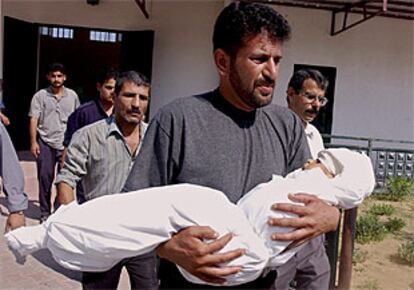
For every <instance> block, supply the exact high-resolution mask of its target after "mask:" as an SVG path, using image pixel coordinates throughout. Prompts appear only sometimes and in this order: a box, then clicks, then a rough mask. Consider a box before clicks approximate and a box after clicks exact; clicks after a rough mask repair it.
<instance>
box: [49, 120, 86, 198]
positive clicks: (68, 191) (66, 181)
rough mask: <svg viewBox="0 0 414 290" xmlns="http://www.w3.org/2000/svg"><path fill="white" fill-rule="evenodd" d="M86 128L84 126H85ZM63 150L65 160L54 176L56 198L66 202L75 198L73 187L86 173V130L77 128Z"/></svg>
mask: <svg viewBox="0 0 414 290" xmlns="http://www.w3.org/2000/svg"><path fill="white" fill-rule="evenodd" d="M85 129H86V128H85ZM65 149H67V150H66V152H65V160H64V163H63V166H62V169H61V170H60V172H59V174H58V175H57V177H56V182H55V184H56V185H57V199H58V201H59V202H60V203H61V204H68V203H70V202H72V201H73V200H74V199H75V194H74V188H75V187H76V183H77V182H79V180H81V178H82V177H83V176H84V175H85V174H88V165H87V163H88V157H89V154H90V153H89V137H88V131H86V130H79V131H78V132H76V133H75V134H74V135H73V140H72V142H71V144H70V145H69V147H68V148H65Z"/></svg>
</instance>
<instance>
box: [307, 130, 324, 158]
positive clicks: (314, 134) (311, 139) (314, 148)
mask: <svg viewBox="0 0 414 290" xmlns="http://www.w3.org/2000/svg"><path fill="white" fill-rule="evenodd" d="M305 135H306V140H308V145H309V149H310V152H311V155H312V158H313V159H316V158H317V157H318V153H319V151H322V150H324V149H325V147H324V146H323V140H322V136H321V134H320V133H319V131H318V129H316V127H315V126H313V125H312V124H310V123H307V125H306V127H305Z"/></svg>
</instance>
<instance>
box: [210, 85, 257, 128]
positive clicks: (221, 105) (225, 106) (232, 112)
mask: <svg viewBox="0 0 414 290" xmlns="http://www.w3.org/2000/svg"><path fill="white" fill-rule="evenodd" d="M212 103H213V105H214V106H215V107H216V108H217V109H218V110H220V111H221V112H223V113H224V114H226V115H228V116H229V117H231V118H232V119H233V120H234V121H235V122H237V123H239V124H240V125H244V126H250V125H253V123H254V121H255V120H256V116H257V115H258V114H259V112H260V109H256V110H253V111H251V112H246V111H243V110H240V109H238V108H236V107H234V106H233V105H232V104H230V103H229V102H228V101H227V100H226V99H225V98H224V97H223V95H222V94H220V91H219V89H218V88H217V89H216V90H215V91H214V92H213V95H212Z"/></svg>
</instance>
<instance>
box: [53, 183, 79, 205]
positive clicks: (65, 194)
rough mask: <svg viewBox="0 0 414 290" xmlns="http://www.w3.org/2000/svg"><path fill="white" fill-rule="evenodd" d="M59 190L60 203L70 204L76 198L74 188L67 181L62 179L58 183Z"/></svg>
mask: <svg viewBox="0 0 414 290" xmlns="http://www.w3.org/2000/svg"><path fill="white" fill-rule="evenodd" d="M57 192H58V195H57V198H58V202H59V204H68V203H71V202H72V201H74V200H75V193H74V191H73V188H72V187H71V186H70V185H69V184H67V183H66V182H63V181H62V182H60V183H59V184H58V185H57Z"/></svg>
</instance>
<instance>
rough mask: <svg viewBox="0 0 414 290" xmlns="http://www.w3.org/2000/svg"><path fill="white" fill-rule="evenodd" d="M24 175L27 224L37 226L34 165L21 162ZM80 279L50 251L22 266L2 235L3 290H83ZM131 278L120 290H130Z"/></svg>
mask: <svg viewBox="0 0 414 290" xmlns="http://www.w3.org/2000/svg"><path fill="white" fill-rule="evenodd" d="M21 165H22V168H23V171H24V174H25V182H26V184H25V191H26V193H27V194H28V196H29V208H28V210H27V211H26V216H27V224H28V225H34V224H38V219H39V217H40V210H39V203H38V192H37V191H38V189H37V178H36V164H35V163H34V162H33V161H21ZM0 210H1V215H0V231H1V232H3V229H4V225H5V222H6V219H7V216H6V214H7V209H6V207H5V197H4V195H3V194H1V195H0ZM80 279H81V275H80V273H79V272H75V271H70V270H67V269H64V268H62V267H61V266H59V265H58V264H57V263H56V262H55V261H54V260H53V258H52V256H51V254H50V252H49V251H47V250H42V251H39V252H37V253H35V254H34V255H33V256H29V257H28V258H27V260H26V262H25V263H24V264H23V265H21V264H18V263H17V262H15V259H14V256H13V254H12V253H11V252H10V251H9V250H8V248H7V246H6V244H5V240H4V237H3V235H1V238H0V289H2V290H6V289H19V290H21V289H25V290H30V289H36V290H48V289H50V290H52V289H53V290H55V289H59V290H65V289H68V290H69V289H70V290H74V289H81V288H82V287H81V283H80ZM129 288H130V286H129V281H128V276H127V275H126V273H125V272H123V274H122V276H121V281H120V284H119V287H118V289H129Z"/></svg>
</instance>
